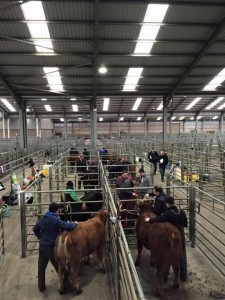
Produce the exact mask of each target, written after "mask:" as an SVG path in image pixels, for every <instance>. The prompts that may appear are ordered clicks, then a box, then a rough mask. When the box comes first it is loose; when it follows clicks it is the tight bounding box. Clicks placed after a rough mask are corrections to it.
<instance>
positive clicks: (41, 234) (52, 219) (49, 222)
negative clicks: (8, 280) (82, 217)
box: [33, 202, 78, 292]
mask: <svg viewBox="0 0 225 300" xmlns="http://www.w3.org/2000/svg"><path fill="white" fill-rule="evenodd" d="M59 209H60V205H59V204H57V203H55V202H52V203H51V204H50V205H49V211H48V212H46V213H45V214H44V215H43V216H42V217H41V218H40V219H39V220H38V222H37V223H36V224H35V225H34V227H33V232H34V234H35V235H36V237H37V238H38V239H39V257H38V288H39V291H40V292H43V291H44V290H45V289H46V285H45V270H46V268H47V265H48V262H49V260H50V262H51V263H52V265H53V267H54V268H55V270H56V272H58V264H57V262H56V261H55V258H54V244H55V240H56V237H57V235H58V233H59V231H61V230H73V229H74V228H75V227H76V226H77V224H78V223H77V222H74V223H67V222H64V221H62V220H61V219H60V218H59V217H58V213H59Z"/></svg>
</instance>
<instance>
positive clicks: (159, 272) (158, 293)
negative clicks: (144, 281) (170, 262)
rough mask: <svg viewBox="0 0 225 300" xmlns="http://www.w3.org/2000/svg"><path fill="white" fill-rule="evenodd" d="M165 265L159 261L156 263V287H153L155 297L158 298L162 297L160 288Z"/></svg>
mask: <svg viewBox="0 0 225 300" xmlns="http://www.w3.org/2000/svg"><path fill="white" fill-rule="evenodd" d="M166 269H167V268H166V266H165V264H162V261H161V260H158V261H156V285H155V291H154V293H155V295H156V296H157V297H160V296H161V295H162V288H163V283H164V278H165V270H166Z"/></svg>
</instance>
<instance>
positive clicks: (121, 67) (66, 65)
mask: <svg viewBox="0 0 225 300" xmlns="http://www.w3.org/2000/svg"><path fill="white" fill-rule="evenodd" d="M0 67H5V68H10V67H20V68H43V65H42V64H39V65H37V64H35V65H28V64H27V65H24V64H19V63H18V64H4V63H2V64H0ZM79 67H82V68H85V67H86V68H93V66H92V65H91V66H90V64H89V63H86V64H85V63H84V64H79V65H75V66H72V67H71V64H58V68H59V69H60V70H59V71H63V70H64V69H68V70H69V69H73V68H79ZM107 67H108V68H110V69H127V68H131V67H135V68H145V69H151V70H152V69H187V68H188V65H174V64H171V65H164V66H163V65H154V66H152V65H147V64H134V65H107ZM196 68H201V69H204V68H208V69H221V65H213V66H212V65H206V64H205V65H198V66H197V67H196Z"/></svg>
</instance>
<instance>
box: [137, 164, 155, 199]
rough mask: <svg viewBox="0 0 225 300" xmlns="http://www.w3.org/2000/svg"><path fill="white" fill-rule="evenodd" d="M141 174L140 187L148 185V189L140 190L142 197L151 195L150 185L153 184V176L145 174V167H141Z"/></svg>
mask: <svg viewBox="0 0 225 300" xmlns="http://www.w3.org/2000/svg"><path fill="white" fill-rule="evenodd" d="M139 174H140V184H139V187H146V189H141V190H140V194H141V197H142V198H144V197H145V196H149V193H150V187H151V186H152V181H151V178H150V177H149V176H147V175H146V174H145V170H144V169H143V168H141V169H139Z"/></svg>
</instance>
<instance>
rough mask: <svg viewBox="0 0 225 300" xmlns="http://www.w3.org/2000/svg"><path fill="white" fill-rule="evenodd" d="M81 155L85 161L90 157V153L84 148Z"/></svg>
mask: <svg viewBox="0 0 225 300" xmlns="http://www.w3.org/2000/svg"><path fill="white" fill-rule="evenodd" d="M83 155H84V159H85V160H86V161H87V160H89V159H90V153H89V152H88V151H87V149H86V148H84V152H83Z"/></svg>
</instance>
